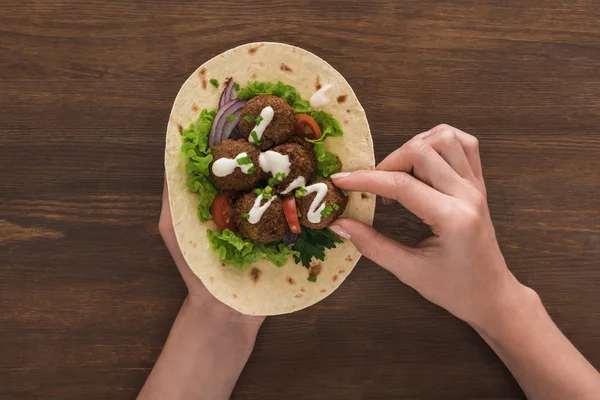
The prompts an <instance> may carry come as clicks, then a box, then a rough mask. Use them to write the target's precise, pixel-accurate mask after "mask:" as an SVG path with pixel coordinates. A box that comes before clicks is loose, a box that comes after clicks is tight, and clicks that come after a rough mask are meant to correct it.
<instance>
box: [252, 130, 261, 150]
mask: <svg viewBox="0 0 600 400" xmlns="http://www.w3.org/2000/svg"><path fill="white" fill-rule="evenodd" d="M250 136H252V139H253V140H254V144H255V145H257V146H258V145H259V144H260V139H259V138H258V134H257V133H256V131H252V132H250Z"/></svg>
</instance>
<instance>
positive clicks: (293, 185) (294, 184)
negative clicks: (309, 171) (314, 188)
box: [281, 176, 306, 195]
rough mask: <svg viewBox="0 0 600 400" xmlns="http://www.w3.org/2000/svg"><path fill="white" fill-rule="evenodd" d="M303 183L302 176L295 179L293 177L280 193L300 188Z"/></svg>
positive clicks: (304, 182) (304, 181)
mask: <svg viewBox="0 0 600 400" xmlns="http://www.w3.org/2000/svg"><path fill="white" fill-rule="evenodd" d="M304 185H306V179H304V177H303V176H299V177H297V178H296V179H294V180H293V181H292V182H290V184H289V185H288V187H287V188H286V189H285V190H284V191H283V192H281V194H283V195H286V194H288V193H290V192H291V191H292V190H294V189H297V188H301V187H303V186H304Z"/></svg>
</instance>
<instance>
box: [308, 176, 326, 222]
mask: <svg viewBox="0 0 600 400" xmlns="http://www.w3.org/2000/svg"><path fill="white" fill-rule="evenodd" d="M305 189H306V196H308V195H309V194H311V193H315V192H316V193H317V195H316V196H315V198H314V200H313V201H312V203H311V204H310V207H308V212H307V213H306V217H307V218H308V220H309V222H311V223H313V224H318V223H320V222H321V217H322V215H321V211H323V210H324V209H325V202H324V201H323V199H325V195H326V194H327V185H326V184H325V183H314V184H312V185H310V186H307V187H305ZM319 204H320V205H319Z"/></svg>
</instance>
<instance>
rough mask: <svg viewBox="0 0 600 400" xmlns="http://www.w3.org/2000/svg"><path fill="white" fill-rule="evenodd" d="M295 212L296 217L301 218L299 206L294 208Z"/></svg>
mask: <svg viewBox="0 0 600 400" xmlns="http://www.w3.org/2000/svg"><path fill="white" fill-rule="evenodd" d="M296 214H298V218H302V213H301V212H300V209H299V208H296Z"/></svg>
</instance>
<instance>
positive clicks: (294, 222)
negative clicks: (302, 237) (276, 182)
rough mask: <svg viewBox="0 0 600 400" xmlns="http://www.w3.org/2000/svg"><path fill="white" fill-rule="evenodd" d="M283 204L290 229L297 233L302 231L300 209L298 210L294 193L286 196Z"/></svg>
mask: <svg viewBox="0 0 600 400" xmlns="http://www.w3.org/2000/svg"><path fill="white" fill-rule="evenodd" d="M282 206H283V213H284V214H285V219H286V220H287V223H288V226H289V227H290V231H291V232H292V233H295V234H299V233H300V232H302V229H301V228H300V221H298V211H297V210H296V198H295V197H294V195H291V196H287V197H284V198H283V204H282Z"/></svg>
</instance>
